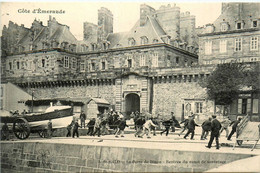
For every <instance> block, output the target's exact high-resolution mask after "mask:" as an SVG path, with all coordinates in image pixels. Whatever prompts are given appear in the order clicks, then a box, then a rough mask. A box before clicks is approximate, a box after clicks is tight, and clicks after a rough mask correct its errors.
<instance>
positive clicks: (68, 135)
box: [66, 121, 74, 137]
mask: <svg viewBox="0 0 260 173" xmlns="http://www.w3.org/2000/svg"><path fill="white" fill-rule="evenodd" d="M73 124H74V122H73V121H72V122H71V123H70V124H69V125H68V126H67V135H66V137H71V129H72V127H73Z"/></svg>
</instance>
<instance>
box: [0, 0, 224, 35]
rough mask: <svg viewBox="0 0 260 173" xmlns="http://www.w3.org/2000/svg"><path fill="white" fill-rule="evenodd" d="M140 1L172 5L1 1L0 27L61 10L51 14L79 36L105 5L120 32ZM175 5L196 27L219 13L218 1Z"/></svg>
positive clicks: (133, 16) (27, 24) (130, 22)
mask: <svg viewBox="0 0 260 173" xmlns="http://www.w3.org/2000/svg"><path fill="white" fill-rule="evenodd" d="M143 3H145V4H147V5H150V6H151V7H153V8H155V9H156V10H157V9H159V7H160V6H161V5H167V4H171V5H174V3H175V2H174V1H168V2H136V1H133V2H130V1H129V2H123V1H121V2H120V1H111V2H102V3H101V2H93V1H92V2H91V1H89V2H55V3H53V2H44V3H43V2H37V3H36V2H2V3H1V22H2V23H1V30H2V26H3V25H8V22H9V20H11V21H13V22H14V23H17V24H18V25H21V24H24V25H25V27H27V28H30V27H31V24H32V22H33V20H34V19H35V18H36V19H37V20H41V21H42V22H43V24H44V25H47V20H48V18H49V14H35V13H32V11H33V10H34V9H39V8H40V9H42V10H64V11H65V13H64V14H52V17H55V18H56V20H57V21H58V22H59V23H61V24H66V25H68V26H69V27H70V30H71V32H72V33H73V35H75V37H76V38H77V39H82V37H83V22H85V21H88V22H91V23H95V24H97V15H98V9H99V8H100V7H106V8H108V9H109V10H110V11H111V12H112V13H113V15H114V32H124V31H129V30H130V29H131V27H133V26H134V24H135V23H136V22H137V20H138V19H139V14H140V4H143ZM176 5H177V6H178V7H180V8H181V12H185V11H190V13H191V15H195V16H196V26H203V25H205V24H207V23H213V22H214V21H215V20H216V19H217V17H218V16H219V15H220V13H221V2H207V3H206V2H197V3H191V2H185V3H180V1H177V2H176ZM19 9H25V10H30V13H19V12H18V10H19ZM20 12H21V10H20ZM1 32H2V31H1Z"/></svg>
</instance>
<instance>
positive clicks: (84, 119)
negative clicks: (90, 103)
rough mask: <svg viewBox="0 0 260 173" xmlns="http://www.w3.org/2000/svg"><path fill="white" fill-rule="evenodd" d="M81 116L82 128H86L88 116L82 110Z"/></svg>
mask: <svg viewBox="0 0 260 173" xmlns="http://www.w3.org/2000/svg"><path fill="white" fill-rule="evenodd" d="M79 118H80V128H85V121H86V118H87V117H86V114H85V113H84V111H81V113H80V116H79Z"/></svg>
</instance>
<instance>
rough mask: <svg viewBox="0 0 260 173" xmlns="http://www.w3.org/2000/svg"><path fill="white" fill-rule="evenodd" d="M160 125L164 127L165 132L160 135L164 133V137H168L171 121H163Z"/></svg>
mask: <svg viewBox="0 0 260 173" xmlns="http://www.w3.org/2000/svg"><path fill="white" fill-rule="evenodd" d="M162 124H163V125H164V127H165V130H164V131H162V132H161V135H162V134H163V133H164V132H166V136H168V134H169V129H170V127H171V126H172V121H171V119H169V120H166V121H163V122H162Z"/></svg>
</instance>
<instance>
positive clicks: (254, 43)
mask: <svg viewBox="0 0 260 173" xmlns="http://www.w3.org/2000/svg"><path fill="white" fill-rule="evenodd" d="M250 50H258V37H252V38H251V41H250Z"/></svg>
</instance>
